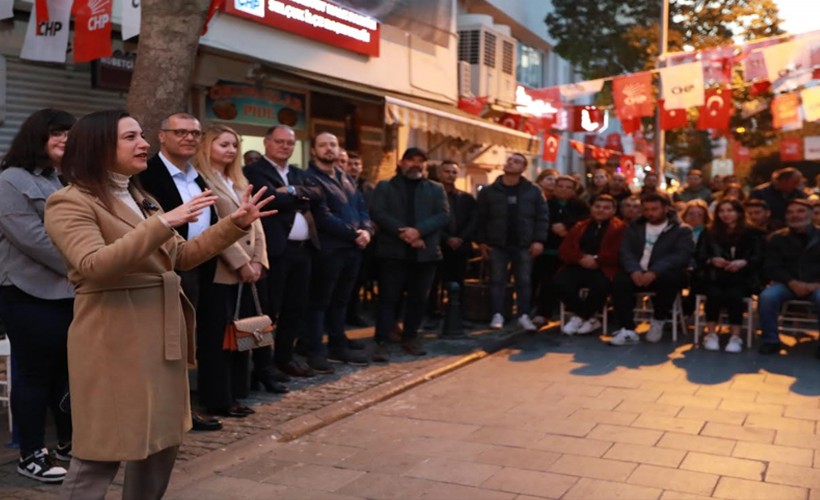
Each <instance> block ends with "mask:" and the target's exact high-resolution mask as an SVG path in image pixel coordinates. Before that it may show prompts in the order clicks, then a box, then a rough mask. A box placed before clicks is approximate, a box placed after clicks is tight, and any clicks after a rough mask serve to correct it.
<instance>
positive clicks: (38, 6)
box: [34, 0, 49, 24]
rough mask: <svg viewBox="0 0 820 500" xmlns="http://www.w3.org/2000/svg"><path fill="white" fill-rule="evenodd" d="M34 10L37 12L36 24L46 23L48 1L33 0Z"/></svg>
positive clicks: (47, 18)
mask: <svg viewBox="0 0 820 500" xmlns="http://www.w3.org/2000/svg"><path fill="white" fill-rule="evenodd" d="M34 6H35V10H36V11H37V24H43V23H47V22H48V20H49V17H48V0H35V2H34Z"/></svg>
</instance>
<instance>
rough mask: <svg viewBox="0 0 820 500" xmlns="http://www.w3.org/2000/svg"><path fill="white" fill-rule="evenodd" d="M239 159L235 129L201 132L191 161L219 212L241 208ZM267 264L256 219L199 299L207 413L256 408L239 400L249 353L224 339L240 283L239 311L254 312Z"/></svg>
mask: <svg viewBox="0 0 820 500" xmlns="http://www.w3.org/2000/svg"><path fill="white" fill-rule="evenodd" d="M241 158H242V151H241V149H240V138H239V134H238V133H237V132H236V131H235V130H233V129H232V128H230V127H228V126H226V125H212V126H211V127H209V128H208V129H207V130H206V131H205V136H204V137H203V139H202V143H201V144H200V147H199V150H198V151H197V155H196V157H194V161H193V163H194V166H195V167H196V169H197V172H199V173H200V175H202V177H204V178H205V182H207V183H208V186H209V187H210V188H211V190H212V191H213V193H214V194H215V195H216V196H217V200H216V204H215V206H216V212H217V214H218V215H219V216H220V217H224V216H225V215H228V214H230V213H231V212H233V211H234V210H236V209H237V208H238V207H239V203H240V201H241V199H242V198H241V197H242V193H243V192H244V190H245V189H246V188H247V187H248V181H247V179H245V176H244V175H243V174H242V163H241ZM267 267H268V256H267V249H266V246H265V234H264V232H263V230H262V223H261V222H259V221H256V222H254V224H253V225H252V226H251V229H250V233H249V234H248V237H247V238H242V239H240V240H239V241H237V242H235V243H234V244H233V245H231V246H229V247H228V248H226V249H225V251H223V252H222V253H221V254H220V255H219V258H218V259H217V264H216V272H215V274H214V286H213V289H212V293H209V294H207V296H202V297H200V299H199V300H200V308H201V309H202V310H203V312H204V313H205V315H206V316H207V321H204V322H203V324H201V325H200V326H199V334H198V335H197V339H196V341H197V361H198V363H199V366H198V370H197V376H198V384H197V392H198V396H199V403H200V405H202V406H203V407H205V411H206V412H207V413H210V414H211V415H217V416H222V417H234V418H242V417H245V416H247V415H249V414H251V413H254V411H253V410H252V409H251V408H249V407H247V406H243V405H241V404H239V402H238V400H239V399H243V398H246V397H247V396H248V392H249V380H248V358H249V352H239V351H226V350H223V348H222V341H223V338H224V332H225V326H226V325H228V323H230V321H232V319H233V317H234V313H235V308H236V299H237V294H238V293H239V288H240V286H242V288H243V290H242V295H241V299H242V307H241V308H240V316H241V317H246V316H252V315H255V314H256V312H255V311H254V309H253V304H254V303H253V300H252V298H253V296H252V290H251V287H252V286H256V285H255V283H256V282H257V281H258V280H259V278H260V277H261V276H262V273H263V272H265V270H266V269H267ZM263 349H270V346H266V347H263ZM282 387H283V386H281V385H278V387H277V388H280V389H281V388H282ZM285 390H286V389H285ZM277 392H284V391H282V390H279V391H277Z"/></svg>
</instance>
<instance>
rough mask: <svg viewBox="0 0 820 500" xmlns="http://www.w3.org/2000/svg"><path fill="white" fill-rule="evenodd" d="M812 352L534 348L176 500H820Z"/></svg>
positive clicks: (259, 451) (249, 448) (322, 433)
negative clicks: (774, 353) (762, 353)
mask: <svg viewBox="0 0 820 500" xmlns="http://www.w3.org/2000/svg"><path fill="white" fill-rule="evenodd" d="M553 338H554V337H553ZM813 354H814V342H801V343H798V344H797V345H795V346H794V347H793V348H792V349H791V351H790V352H789V354H788V356H782V357H777V356H775V357H765V358H764V357H760V356H758V355H757V354H756V353H754V352H746V353H743V354H740V355H729V354H725V353H713V352H706V351H703V350H692V349H691V346H690V345H683V346H679V347H677V348H674V346H673V345H672V344H671V342H668V341H664V342H662V343H660V344H655V345H647V344H641V345H637V346H632V347H625V348H614V347H610V346H607V345H606V344H604V343H602V342H601V341H600V340H598V339H596V338H593V337H582V338H577V337H576V338H563V339H562V340H561V343H560V345H555V343H554V342H547V340H546V336H545V335H543V334H541V335H539V336H536V337H525V338H524V339H523V341H521V342H519V343H518V344H517V345H516V346H514V347H513V348H510V349H508V350H504V351H501V352H499V353H497V354H494V355H492V356H489V357H486V358H484V359H482V360H480V361H478V362H476V363H473V364H470V365H468V366H466V367H464V368H462V369H459V370H457V371H454V372H451V373H449V374H447V375H445V376H442V377H440V378H437V379H435V380H433V381H431V382H428V383H426V384H423V385H420V386H418V387H416V388H414V389H412V390H410V391H407V392H404V393H402V394H400V395H398V396H395V397H393V398H391V399H389V400H386V401H384V402H382V403H379V404H377V405H375V406H372V407H370V408H368V409H366V410H364V411H361V412H359V413H357V414H355V415H352V416H350V417H348V418H345V419H343V420H339V421H338V422H336V423H333V424H331V425H328V426H326V427H323V428H321V429H319V430H317V431H315V432H312V433H309V434H306V435H304V436H302V437H300V438H298V439H296V440H293V441H290V442H279V441H275V440H267V441H264V442H255V443H247V444H244V445H242V446H237V447H232V448H228V449H227V450H226V452H225V454H224V456H223V457H222V460H221V461H219V462H216V461H213V460H211V461H206V460H205V459H198V460H194V461H191V462H190V463H189V464H188V466H187V467H183V468H181V469H180V470H178V471H177V472H176V473H175V476H174V478H173V481H172V488H171V490H170V492H169V495H168V498H173V499H197V500H208V499H232V498H236V499H263V498H264V499H267V498H283V499H327V500H332V499H336V500H342V499H358V498H378V499H381V498H385V499H388V498H395V499H409V498H430V499H462V498H464V499H470V500H473V499H520V500H525V499H533V498H563V499H576V498H589V499H610V498H623V499H643V498H647V499H657V498H661V499H695V498H707V497H713V498H730V499H744V500H745V499H777V500H780V499H783V500H787V499H792V498H793V499H802V500H806V499H818V498H820V432H819V431H820V429H818V421H819V420H820V403H818V402H819V401H820V398H818V397H817V396H818V395H820V362H818V361H817V360H816V359H815V358H814V356H813ZM211 456H213V455H211ZM205 458H208V457H205Z"/></svg>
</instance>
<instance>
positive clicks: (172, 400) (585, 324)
mask: <svg viewBox="0 0 820 500" xmlns="http://www.w3.org/2000/svg"><path fill="white" fill-rule="evenodd" d="M157 139H158V143H157V145H158V149H159V151H158V152H157V154H156V155H153V156H152V157H150V158H149V155H148V151H149V144H148V142H147V141H146V139H145V138H143V136H142V129H141V127H140V124H139V123H138V122H137V121H136V120H135V119H133V118H132V117H130V116H128V115H127V114H126V113H123V112H119V111H106V112H98V113H92V114H91V115H88V116H85V117H83V118H81V119H79V120H77V119H76V118H75V117H73V116H71V115H70V114H69V113H66V112H64V111H60V110H53V109H45V110H41V111H38V112H37V113H34V114H33V115H32V116H30V117H29V118H28V119H27V120H26V121H25V123H24V124H23V125H22V127H21V129H20V131H19V133H18V134H17V136H16V137H15V138H14V140H13V142H12V145H11V148H10V149H9V152H8V153H7V155H6V157H5V158H4V159H3V161H2V163H0V169H1V170H2V172H0V252H2V254H3V255H4V259H3V261H2V262H0V315H1V316H2V320H3V322H4V324H5V326H6V328H7V331H8V336H9V339H10V340H11V344H12V349H13V356H14V359H15V363H16V364H17V368H16V370H17V372H18V373H19V375H18V376H17V378H16V379H15V382H14V384H15V385H14V391H13V393H12V412H13V414H14V419H15V422H16V423H17V425H18V428H19V433H20V460H19V464H18V472H19V473H20V474H22V475H25V476H27V477H31V478H33V479H36V480H39V481H43V482H63V483H64V484H63V492H64V497H65V498H73V497H80V496H82V498H86V497H100V498H101V497H103V496H104V495H105V491H106V489H107V488H108V485H109V484H110V482H111V481H112V480H113V477H114V475H115V474H116V471H117V468H118V467H119V464H120V462H127V464H128V465H127V467H126V476H125V486H124V488H125V492H126V495H125V497H126V498H158V497H161V496H162V494H163V492H164V491H165V488H166V486H167V482H168V478H169V477H170V471H171V469H172V467H173V463H174V460H175V456H176V453H177V450H178V447H179V445H180V443H181V442H182V436H183V434H184V433H185V432H186V431H188V430H189V429H190V428H193V429H196V430H201V431H216V430H219V429H221V427H222V422H221V420H220V418H244V417H246V416H247V415H250V414H252V413H254V410H253V409H252V408H250V407H248V406H245V405H243V404H241V403H240V401H241V400H243V399H244V398H246V397H247V396H248V394H249V391H251V390H265V391H268V392H271V393H286V392H288V387H287V385H286V384H287V383H288V382H290V381H291V380H292V378H293V377H311V376H314V375H315V374H317V373H319V374H328V373H333V372H334V364H340V363H346V364H350V365H354V366H365V365H368V364H369V363H371V362H388V361H389V360H390V357H391V354H392V349H393V348H392V347H391V346H392V344H394V343H396V344H398V346H399V348H400V349H402V350H403V351H404V352H406V353H408V354H410V355H414V356H422V355H424V354H426V352H425V347H424V345H423V343H422V342H421V340H420V335H419V330H420V328H421V326H422V323H423V319H424V317H425V315H426V314H428V313H429V312H430V310H431V307H430V306H431V304H434V303H435V302H436V301H437V300H441V298H442V297H446V296H447V294H446V293H435V294H432V295H431V289H433V288H434V286H439V285H441V284H448V285H449V284H452V283H455V284H457V285H464V282H465V279H466V278H467V276H468V269H469V262H470V261H471V259H472V258H473V256H474V254H476V255H480V256H481V257H482V259H483V261H484V262H485V263H486V267H487V270H488V273H487V275H488V277H489V279H488V281H489V292H490V293H489V300H488V304H486V305H485V306H484V307H485V308H487V309H489V311H490V312H491V315H490V316H491V319H490V322H489V327H490V328H493V329H500V328H503V327H504V325H505V324H506V323H507V322H508V321H515V322H516V323H517V325H518V326H519V327H521V328H523V329H524V330H527V331H531V332H534V331H536V330H538V328H539V327H541V326H543V325H544V324H546V323H547V322H548V321H549V320H550V319H551V318H553V317H554V314H555V312H556V309H557V308H558V305H559V303H563V304H564V305H565V306H566V308H567V309H568V310H569V311H571V313H572V316H571V318H570V319H569V321H567V322H566V324H565V325H563V331H564V333H566V334H570V335H574V334H579V335H583V334H591V333H596V332H601V330H602V324H601V321H600V319H599V318H598V316H597V313H598V312H599V311H601V309H602V308H603V307H606V305H607V304H608V302H610V301H611V305H612V308H613V311H614V314H613V316H614V323H615V324H616V326H617V329H615V330H614V331H613V332H612V337H611V340H610V343H611V344H613V345H616V346H621V345H628V344H635V343H637V342H639V341H640V336H639V335H638V334H637V333H636V332H635V322H634V318H633V307H634V301H635V299H634V296H635V293H636V292H652V293H653V294H654V296H653V305H654V318H653V319H652V321H650V328H649V331H648V332H647V333H646V335H645V336H644V338H645V339H646V340H647V341H649V342H658V341H659V340H661V338H662V336H663V331H664V325H665V324H666V322H668V320H669V318H670V314H671V310H672V307H673V304H674V303H675V301H676V300H678V297H679V294H680V291H681V290H682V289H683V288H689V289H690V291H691V292H690V294H689V296H690V297H694V296H695V295H696V294H702V295H704V296H705V297H706V302H705V304H706V305H705V315H706V321H707V334H706V335H705V337H704V348H705V349H707V350H719V349H720V348H721V338H720V336H719V332H720V331H721V326H722V325H721V324H720V321H719V319H720V314H721V311H723V310H725V311H726V313H727V324H728V327H729V328H728V330H729V335H728V336H727V339H726V340H725V342H724V344H725V347H724V349H725V350H726V351H727V352H732V353H736V352H740V351H741V350H742V347H743V342H742V341H741V340H740V324H741V321H742V317H743V311H744V310H745V305H744V299H746V298H748V297H750V296H751V295H752V294H757V295H758V296H759V304H760V305H759V312H760V325H761V329H762V332H763V335H762V338H761V345H760V352H761V353H764V354H771V353H775V352H778V351H779V350H780V348H781V345H780V343H779V340H778V336H777V315H778V313H779V311H780V305H781V304H782V303H783V302H784V301H786V300H790V299H794V298H802V299H809V300H812V301H813V302H814V303H815V304H816V305H818V306H820V259H819V258H818V257H820V229H818V227H817V226H816V224H817V223H818V220H817V219H818V216H817V215H816V214H817V213H818V212H820V210H818V209H817V205H816V204H815V205H814V206H813V205H812V202H811V201H809V200H808V198H809V197H810V196H809V193H806V192H805V191H804V189H803V188H802V187H801V182H802V175H801V174H800V172H799V171H797V170H796V169H793V168H785V169H781V170H778V171H777V172H775V173H774V175H773V177H772V181H771V182H770V183H767V184H766V185H763V186H760V187H758V188H755V189H754V190H752V191H751V193H750V194H749V196H748V197H747V196H746V195H745V192H744V191H743V189H741V187H740V185H739V184H737V182H736V180H735V179H720V181H721V182H720V184H718V183H713V185H712V186H711V187H709V186H707V185H706V183H705V182H704V178H703V174H702V172H700V171H698V170H692V171H690V172H689V174H688V176H687V183H686V185H684V186H683V187H682V188H681V189H680V190H679V191H678V192H676V193H675V194H674V195H673V196H672V197H669V196H667V195H666V194H665V193H664V192H663V191H662V190H661V186H660V185H659V182H658V180H659V179H658V177H657V175H655V174H654V173H648V174H647V175H646V178H645V180H644V185H643V187H642V189H641V190H640V192H636V193H633V192H632V190H631V189H630V187H629V185H628V183H627V179H626V177H625V176H624V175H623V174H621V173H619V172H616V173H610V172H609V171H607V170H606V169H598V170H596V171H595V172H593V174H592V176H591V181H592V182H591V185H590V187H589V188H585V187H584V186H583V183H582V182H581V181H580V180H579V179H578V178H577V177H573V176H570V175H561V174H560V173H559V172H558V171H556V170H553V169H545V170H543V171H541V172H540V173H539V175H538V176H537V177H536V178H535V179H534V180H533V181H530V180H529V179H527V177H526V175H525V174H526V172H528V170H529V165H528V160H527V158H526V157H525V156H523V155H521V154H517V153H513V154H511V155H510V156H509V157H508V158H507V159H506V162H505V165H504V168H503V173H502V174H501V175H500V176H499V177H498V178H497V179H495V180H494V182H492V183H491V184H489V185H487V186H484V187H483V188H482V189H480V190H479V191H478V194H477V196H475V197H474V196H473V195H472V194H470V193H467V192H465V191H462V190H460V189H458V188H457V187H456V182H457V180H458V179H459V176H460V166H459V165H458V163H457V162H454V161H451V160H444V161H441V162H439V163H438V164H436V165H435V167H434V166H433V165H428V156H427V153H426V152H425V151H424V150H422V149H420V148H417V147H410V148H408V149H407V150H406V151H404V152H403V154H402V156H401V157H400V160H399V161H398V166H397V169H396V172H395V175H393V176H392V177H391V178H389V179H387V180H383V181H381V182H379V183H378V184H377V185H375V186H374V185H373V184H371V183H370V182H368V181H367V180H365V179H364V178H363V176H362V171H363V169H362V159H361V157H360V156H359V155H358V154H356V153H355V152H353V151H345V150H343V149H342V148H341V147H340V145H339V141H338V138H337V137H336V136H334V135H333V134H330V133H326V132H323V133H319V134H317V135H315V136H314V137H311V139H310V157H311V159H310V163H309V166H308V167H307V168H306V169H301V168H298V167H296V166H295V165H293V164H290V163H289V161H290V159H291V157H292V155H293V154H294V151H295V147H296V144H297V138H296V133H295V132H294V130H293V129H291V128H290V127H288V126H285V125H276V126H272V127H271V128H270V129H268V130H267V132H266V134H265V137H264V141H263V144H264V151H263V152H256V151H247V152H245V153H244V154H243V153H242V148H241V137H240V135H239V134H238V133H237V132H236V131H235V130H233V129H232V128H230V127H228V126H225V125H218V124H215V125H210V126H208V127H206V128H203V127H202V125H201V123H200V122H199V120H198V119H197V118H196V117H194V116H192V115H190V114H187V113H173V114H171V115H169V116H167V117H166V118H165V119H164V120H163V121H162V123H161V124H160V129H159V133H158V137H157ZM428 167H429V168H428ZM434 179H435V180H434ZM815 197H816V196H815ZM371 278H373V280H374V281H375V283H376V285H375V286H370V287H368V286H367V285H366V284H367V282H368V281H369V280H370V279H371ZM511 282H512V283H513V285H514V289H515V293H514V305H513V306H510V305H509V304H508V303H507V294H508V292H507V291H508V287H509V286H510V283H511ZM363 287H365V288H368V289H373V290H377V291H378V303H377V306H376V310H375V335H374V341H375V345H374V346H373V347H372V348H370V347H369V346H367V345H366V344H364V343H363V342H361V341H360V340H357V339H352V338H349V337H348V336H347V335H346V333H345V324H346V323H348V324H356V325H362V324H364V322H363V320H362V318H361V317H360V315H359V310H358V302H359V301H360V289H361V288H363ZM445 288H447V289H452V290H457V289H458V288H459V287H458V286H452V287H451V286H448V287H445ZM431 297H433V299H432V301H431ZM688 307H689V309H690V312H691V307H692V305H691V304H689V306H688ZM818 310H820V307H818ZM262 314H264V315H267V316H268V317H270V318H271V319H272V321H274V322H275V335H274V342H273V345H272V346H271V345H269V343H268V342H262V339H264V337H263V336H261V335H259V336H254V339H256V341H257V342H258V344H257V345H256V347H255V348H253V349H241V350H240V349H238V348H237V347H235V346H233V345H231V343H230V342H228V341H227V340H226V331H231V328H230V327H231V325H232V324H233V322H234V321H235V320H236V319H239V318H246V317H254V316H258V315H262ZM255 333H256V334H258V333H259V332H255ZM601 333H604V334H609V333H610V332H601ZM325 337H326V338H327V342H325V341H324V339H325ZM194 364H195V365H196V367H197V371H196V373H197V379H196V381H197V398H198V408H199V409H200V411H197V412H194V411H192V407H191V405H190V404H189V388H188V374H187V370H188V369H189V368H190V367H192V366H193V365H194ZM69 386H70V391H69ZM49 410H51V412H52V413H53V414H54V416H55V419H56V422H57V434H58V436H57V438H58V440H57V441H58V442H57V446H56V448H55V449H54V450H52V451H49V450H48V449H47V448H46V446H45V427H46V425H45V422H46V414H47V412H48V411H49ZM72 424H73V426H72ZM68 460H71V464H70V467H69V468H68V470H67V469H66V468H65V467H63V466H61V465H60V464H62V463H65V462H66V461H68ZM146 492H148V493H146ZM129 495H130V496H129Z"/></svg>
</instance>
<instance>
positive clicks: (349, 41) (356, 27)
mask: <svg viewBox="0 0 820 500" xmlns="http://www.w3.org/2000/svg"><path fill="white" fill-rule="evenodd" d="M223 5H224V7H223V8H224V10H225V12H227V13H229V14H233V15H235V16H239V17H242V18H245V19H249V20H251V21H255V22H258V23H262V24H265V25H267V26H272V27H274V28H278V29H281V30H285V31H290V32H291V33H295V34H297V35H301V36H304V37H306V38H311V39H313V40H317V41H319V42H322V43H326V44H328V45H333V46H334V47H339V48H341V49H345V50H349V51H352V52H358V53H360V54H364V55H367V56H372V57H378V55H379V38H380V37H379V33H380V25H379V21H377V20H376V19H373V18H372V17H369V16H366V15H363V14H359V13H358V12H356V11H353V10H350V9H348V8H346V7H341V6H339V5H336V4H335V3H333V2H329V1H326V0H228V1H227V2H225V3H224V4H223Z"/></svg>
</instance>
